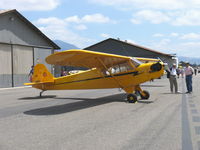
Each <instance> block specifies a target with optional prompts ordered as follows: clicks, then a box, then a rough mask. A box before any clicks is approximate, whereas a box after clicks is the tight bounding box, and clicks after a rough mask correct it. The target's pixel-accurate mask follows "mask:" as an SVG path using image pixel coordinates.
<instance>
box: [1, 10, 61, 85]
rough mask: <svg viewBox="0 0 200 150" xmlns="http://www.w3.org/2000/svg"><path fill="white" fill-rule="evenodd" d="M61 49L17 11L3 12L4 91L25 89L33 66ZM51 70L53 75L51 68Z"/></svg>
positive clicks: (2, 72)
mask: <svg viewBox="0 0 200 150" xmlns="http://www.w3.org/2000/svg"><path fill="white" fill-rule="evenodd" d="M55 49H60V47H59V46H58V45H56V44H55V43H54V42H53V41H51V40H50V39H49V38H48V37H47V36H46V35H44V34H43V33H42V32H41V31H40V30H39V29H38V28H37V27H35V26H34V25H33V24H32V23H31V22H30V21H28V20H27V19H26V18H25V17H24V16H22V15H21V14H20V13H19V12H18V11H17V10H15V9H13V10H0V87H1V88H2V87H15V86H21V85H23V83H25V82H29V81H28V74H29V71H30V68H31V66H32V65H35V64H37V63H38V62H39V63H44V64H45V61H44V59H45V57H46V56H48V55H50V54H52V53H53V51H54V50H55ZM47 67H48V69H49V70H51V71H53V69H52V67H51V66H50V65H47Z"/></svg>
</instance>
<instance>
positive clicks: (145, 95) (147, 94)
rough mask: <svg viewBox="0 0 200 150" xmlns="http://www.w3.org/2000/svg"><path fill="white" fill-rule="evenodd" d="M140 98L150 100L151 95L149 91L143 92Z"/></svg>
mask: <svg viewBox="0 0 200 150" xmlns="http://www.w3.org/2000/svg"><path fill="white" fill-rule="evenodd" d="M140 97H141V99H149V97H150V94H149V92H148V91H145V90H144V91H142V93H140Z"/></svg>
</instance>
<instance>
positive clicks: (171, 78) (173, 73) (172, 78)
mask: <svg viewBox="0 0 200 150" xmlns="http://www.w3.org/2000/svg"><path fill="white" fill-rule="evenodd" d="M169 82H170V90H171V93H173V89H174V87H175V93H179V92H178V84H177V67H176V64H173V65H172V68H170V75H169Z"/></svg>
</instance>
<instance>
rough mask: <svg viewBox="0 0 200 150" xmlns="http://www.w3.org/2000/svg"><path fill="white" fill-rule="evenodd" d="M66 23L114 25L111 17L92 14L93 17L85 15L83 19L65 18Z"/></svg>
mask: <svg viewBox="0 0 200 150" xmlns="http://www.w3.org/2000/svg"><path fill="white" fill-rule="evenodd" d="M65 21H66V22H71V23H72V22H73V23H112V22H114V21H112V20H111V19H110V18H109V17H107V16H104V15H102V14H100V13H97V14H91V15H85V16H83V17H82V18H80V17H78V16H70V17H67V18H65Z"/></svg>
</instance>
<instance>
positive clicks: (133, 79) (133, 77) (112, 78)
mask: <svg viewBox="0 0 200 150" xmlns="http://www.w3.org/2000/svg"><path fill="white" fill-rule="evenodd" d="M153 65H155V63H146V64H141V65H139V66H138V67H135V68H131V67H129V69H127V70H124V69H121V70H120V69H117V68H115V70H116V71H113V72H112V71H110V72H108V71H107V72H104V71H102V70H99V69H96V68H93V69H90V70H87V71H84V72H81V73H77V74H72V75H67V76H64V77H59V78H54V83H52V84H45V85H34V87H35V88H38V89H42V90H75V89H103V88H124V87H130V86H136V85H139V84H141V83H144V82H146V81H149V80H151V79H155V78H158V77H160V76H162V75H163V72H164V69H163V68H164V67H163V65H161V68H160V69H158V70H155V69H152V66H153ZM154 68H155V67H154Z"/></svg>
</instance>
